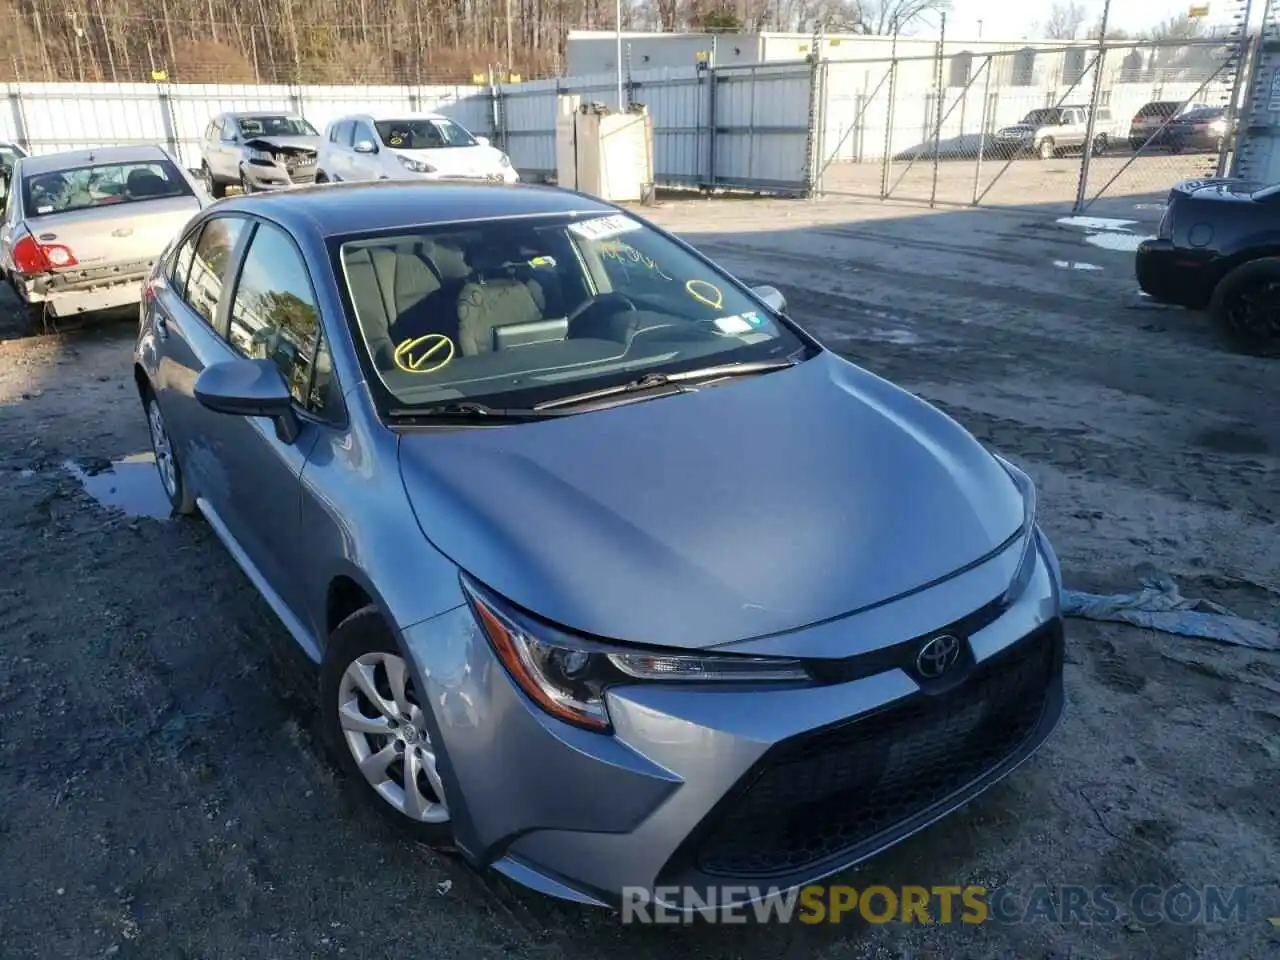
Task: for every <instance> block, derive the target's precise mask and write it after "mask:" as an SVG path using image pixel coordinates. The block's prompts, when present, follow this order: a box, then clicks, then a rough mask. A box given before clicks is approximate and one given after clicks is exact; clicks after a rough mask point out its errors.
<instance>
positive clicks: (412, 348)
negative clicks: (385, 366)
mask: <svg viewBox="0 0 1280 960" xmlns="http://www.w3.org/2000/svg"><path fill="white" fill-rule="evenodd" d="M453 353H454V347H453V341H452V340H450V339H449V338H448V337H446V336H445V335H444V334H443V333H428V334H427V335H426V336H423V337H414V338H413V339H411V340H403V341H401V342H400V343H399V344H398V345H397V346H396V351H395V353H394V354H392V359H393V360H394V361H395V364H396V366H397V367H399V368H400V369H401V370H403V371H404V372H405V373H435V372H436V371H437V370H441V369H443V368H444V367H445V366H446V365H447V364H448V363H449V361H450V360H452V359H453Z"/></svg>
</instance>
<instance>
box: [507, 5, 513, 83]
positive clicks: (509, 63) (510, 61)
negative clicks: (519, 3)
mask: <svg viewBox="0 0 1280 960" xmlns="http://www.w3.org/2000/svg"><path fill="white" fill-rule="evenodd" d="M514 65H515V60H514V59H513V58H512V56H511V0H507V73H510V72H511V70H512V68H513V67H514Z"/></svg>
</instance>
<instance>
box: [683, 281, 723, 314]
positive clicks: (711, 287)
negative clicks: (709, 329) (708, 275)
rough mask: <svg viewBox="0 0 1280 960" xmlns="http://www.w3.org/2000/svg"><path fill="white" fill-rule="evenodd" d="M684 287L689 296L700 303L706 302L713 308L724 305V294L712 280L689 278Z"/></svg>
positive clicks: (716, 308)
mask: <svg viewBox="0 0 1280 960" xmlns="http://www.w3.org/2000/svg"><path fill="white" fill-rule="evenodd" d="M684 288H685V290H686V291H688V293H689V296H691V297H693V299H695V300H697V301H698V302H699V303H705V304H706V305H707V306H708V307H710V308H711V309H712V310H719V309H720V308H721V307H722V306H723V305H724V294H723V293H721V292H720V288H719V287H717V286H716V285H715V284H714V283H712V282H711V281H710V280H687V281H685V285H684Z"/></svg>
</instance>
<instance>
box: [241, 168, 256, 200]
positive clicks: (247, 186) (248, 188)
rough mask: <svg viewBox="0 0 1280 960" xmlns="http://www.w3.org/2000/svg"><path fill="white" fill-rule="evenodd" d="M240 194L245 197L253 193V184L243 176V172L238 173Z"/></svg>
mask: <svg viewBox="0 0 1280 960" xmlns="http://www.w3.org/2000/svg"><path fill="white" fill-rule="evenodd" d="M240 192H241V193H243V194H244V195H245V196H246V197H247V196H248V195H249V194H251V193H253V192H254V190H253V184H252V183H250V182H249V178H248V177H247V176H245V173H244V171H243V170H241V171H240Z"/></svg>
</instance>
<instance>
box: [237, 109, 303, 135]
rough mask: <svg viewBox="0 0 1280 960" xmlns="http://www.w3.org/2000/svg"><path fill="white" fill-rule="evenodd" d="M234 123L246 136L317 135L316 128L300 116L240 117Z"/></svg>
mask: <svg viewBox="0 0 1280 960" xmlns="http://www.w3.org/2000/svg"><path fill="white" fill-rule="evenodd" d="M236 123H237V124H238V125H239V127H240V133H241V134H243V135H244V136H246V137H318V136H320V134H319V133H317V132H316V128H315V127H313V126H312V125H311V124H309V123H307V121H305V120H303V119H302V118H301V117H290V116H284V115H279V116H269V115H266V114H264V115H263V116H260V117H240V118H239V119H238V120H237V121H236Z"/></svg>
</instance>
